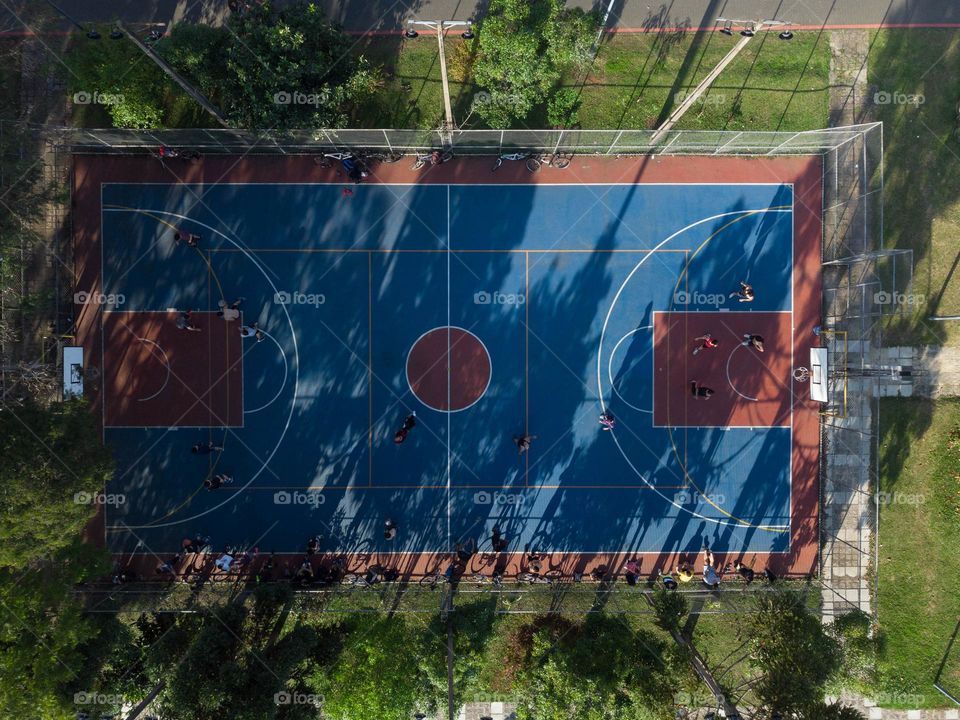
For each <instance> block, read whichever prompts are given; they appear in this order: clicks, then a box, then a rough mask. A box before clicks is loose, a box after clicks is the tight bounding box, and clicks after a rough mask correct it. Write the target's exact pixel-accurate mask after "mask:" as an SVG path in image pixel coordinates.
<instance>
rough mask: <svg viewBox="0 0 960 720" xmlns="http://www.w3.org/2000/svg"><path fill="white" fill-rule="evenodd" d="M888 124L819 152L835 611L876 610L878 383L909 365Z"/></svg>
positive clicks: (904, 262)
mask: <svg viewBox="0 0 960 720" xmlns="http://www.w3.org/2000/svg"><path fill="white" fill-rule="evenodd" d="M883 182H884V181H883V131H882V126H880V125H873V126H867V127H865V128H864V131H863V132H862V133H860V134H859V135H858V136H857V137H855V138H853V139H851V140H850V141H848V142H844V143H842V144H841V145H838V146H837V147H835V148H832V149H830V150H829V151H827V152H826V153H824V155H823V289H824V290H823V312H822V326H821V330H822V331H821V344H822V345H823V346H824V347H826V348H827V349H828V361H829V376H828V382H829V388H830V393H829V397H830V401H829V403H827V404H826V405H825V406H824V408H823V416H822V422H821V431H822V432H821V444H822V447H821V454H820V458H821V460H820V461H821V466H822V472H821V481H822V482H821V493H822V495H821V499H822V504H821V523H820V527H821V533H820V534H821V547H822V553H821V578H822V581H823V584H824V587H825V590H826V592H825V604H826V606H827V608H828V610H830V611H832V612H833V613H834V614H838V613H842V612H846V611H848V610H852V609H859V610H863V611H866V612H870V613H872V614H875V611H876V607H875V604H874V603H872V602H871V598H875V597H876V593H877V588H878V572H877V571H878V564H877V562H876V552H877V548H878V545H877V541H876V536H877V533H878V531H879V521H880V515H879V506H878V502H877V500H878V496H877V492H878V489H879V453H878V444H879V424H880V413H879V410H880V404H879V399H880V396H881V394H882V393H881V389H882V388H883V387H884V386H885V385H890V384H896V383H897V382H900V381H901V380H902V379H905V378H908V377H909V376H910V374H911V368H910V367H904V365H902V364H901V361H900V360H899V358H897V357H894V356H893V355H891V354H890V351H888V350H887V349H885V348H884V347H883V344H884V341H883V330H884V325H885V322H886V321H887V320H888V319H889V318H890V317H891V316H896V315H902V314H904V313H906V312H908V311H909V308H910V307H911V305H912V303H911V301H910V297H911V296H910V295H909V290H910V287H911V283H912V279H913V256H912V252H911V251H909V250H896V249H890V248H885V247H884V243H883Z"/></svg>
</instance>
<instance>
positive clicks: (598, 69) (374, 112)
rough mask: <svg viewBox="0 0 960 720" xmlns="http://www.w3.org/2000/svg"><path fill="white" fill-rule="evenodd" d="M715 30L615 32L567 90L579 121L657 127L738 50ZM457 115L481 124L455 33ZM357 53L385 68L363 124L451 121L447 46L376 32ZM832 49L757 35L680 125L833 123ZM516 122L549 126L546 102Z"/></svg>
mask: <svg viewBox="0 0 960 720" xmlns="http://www.w3.org/2000/svg"><path fill="white" fill-rule="evenodd" d="M732 45H733V40H732V39H728V38H726V37H725V36H722V35H716V34H711V35H708V36H706V37H705V38H704V39H703V41H702V42H700V40H698V39H697V38H695V37H694V36H693V35H689V34H680V35H669V36H663V35H656V34H638V35H615V36H613V37H611V38H609V39H608V40H607V41H605V42H604V44H603V45H602V47H601V49H600V52H599V53H598V56H597V59H596V61H595V62H594V64H593V66H592V67H591V68H590V72H589V73H588V74H587V76H586V78H585V79H584V78H583V77H569V78H567V79H566V80H565V82H564V83H563V85H564V87H572V88H576V89H579V90H580V100H581V109H580V113H579V121H580V126H581V127H583V128H590V129H609V128H652V127H656V126H657V125H658V124H659V121H662V119H663V118H665V117H666V116H667V115H668V114H669V113H670V111H672V110H673V108H674V107H675V105H676V103H675V100H676V98H677V94H678V93H683V92H687V91H689V90H691V89H692V88H693V87H695V86H696V84H697V83H698V82H700V80H702V79H703V77H704V76H705V75H706V74H707V73H708V72H709V71H710V70H711V69H712V68H713V67H714V65H715V64H716V63H717V62H718V61H719V60H720V59H721V58H722V57H723V56H724V55H725V54H726V52H727V51H728V50H729V49H730V47H732ZM446 51H447V64H448V70H449V74H450V90H451V98H452V102H453V106H454V117H455V118H456V120H457V122H458V123H459V124H460V125H461V126H463V127H468V128H481V127H483V124H482V122H481V121H480V120H479V118H477V117H476V116H473V115H471V114H470V105H471V102H472V100H473V97H474V95H475V94H476V92H477V88H476V87H475V86H473V85H472V83H471V82H470V64H471V57H470V56H469V53H468V51H467V49H466V45H465V44H464V43H463V42H462V41H461V40H460V39H459V38H457V37H456V36H452V37H451V38H450V40H449V41H448V44H447V46H446ZM357 52H358V53H361V54H363V55H365V56H366V57H367V59H369V60H370V61H371V63H373V64H374V65H376V66H380V67H382V68H383V70H384V74H385V82H384V85H383V88H382V90H381V91H380V93H379V94H378V97H377V98H376V99H375V101H374V102H372V103H370V104H368V105H367V106H365V107H364V108H362V110H361V113H360V114H359V115H358V118H357V121H358V123H359V124H360V125H361V126H362V127H411V128H435V127H437V126H438V125H439V123H440V122H441V120H442V118H443V95H442V91H441V84H440V65H439V62H438V57H439V53H438V50H437V45H436V42H435V41H434V40H433V38H432V37H427V36H421V37H419V38H417V39H415V40H402V39H398V38H376V39H372V40H368V41H365V42H364V43H362V44H360V45H358V46H357ZM829 64H830V54H829V47H828V42H827V36H826V35H822V34H820V33H797V34H796V37H795V40H794V41H793V42H789V43H786V42H780V41H777V40H776V39H773V38H770V37H764V36H761V37H758V38H756V39H755V40H753V41H752V42H751V43H750V44H749V45H748V46H747V47H746V48H745V49H744V50H743V52H741V54H740V55H739V56H738V57H737V59H736V60H735V61H734V62H733V63H732V64H731V65H730V66H729V67H727V68H726V69H725V70H724V72H723V73H722V74H721V75H720V77H719V78H718V79H717V80H716V82H715V83H714V86H713V87H712V88H711V90H710V92H709V93H708V94H707V96H706V98H705V100H704V101H703V102H699V103H697V104H696V105H694V107H693V108H692V109H691V110H690V111H688V113H687V115H685V116H684V118H683V119H682V121H681V122H680V123H679V124H678V125H677V128H679V129H707V128H708V129H713V130H716V129H729V130H810V129H814V128H821V127H824V126H826V124H827V121H828V104H829V88H828V79H829ZM517 127H533V128H539V127H547V122H546V115H545V111H544V108H540V109H539V110H538V111H535V112H534V113H533V114H532V116H531V117H529V118H527V119H526V120H525V121H524V122H522V123H518V125H517Z"/></svg>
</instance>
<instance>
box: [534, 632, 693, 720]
mask: <svg viewBox="0 0 960 720" xmlns="http://www.w3.org/2000/svg"><path fill="white" fill-rule="evenodd" d="M531 629H532V630H533V632H532V635H531V637H530V645H529V654H528V656H527V658H526V661H525V663H524V668H523V670H522V672H521V673H520V677H519V682H518V686H519V687H518V689H519V690H520V691H521V699H520V702H519V703H518V706H517V717H518V719H519V720H532V719H533V718H536V719H537V720H560V718H563V719H564V720H566V719H567V718H571V719H572V718H577V720H580V719H581V718H586V719H587V720H604V719H605V718H609V717H617V718H626V719H632V718H637V719H639V718H672V717H673V713H672V710H671V707H672V702H671V700H672V692H673V688H674V687H675V686H676V683H677V679H678V673H677V668H678V667H679V663H678V662H677V658H676V656H675V655H674V654H673V653H672V648H671V647H670V646H669V645H667V644H666V643H665V642H664V641H663V640H662V639H660V638H658V637H656V636H654V635H652V634H651V633H649V632H645V631H643V630H635V629H633V628H631V627H630V626H629V625H627V624H626V623H625V622H624V621H623V620H621V619H617V618H613V617H607V616H602V615H590V616H588V617H587V619H586V620H585V621H584V622H583V623H581V624H572V623H569V622H567V621H562V620H559V621H558V620H556V619H554V618H541V619H538V620H537V621H535V623H534V625H533V627H532V628H531Z"/></svg>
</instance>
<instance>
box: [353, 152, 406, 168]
mask: <svg viewBox="0 0 960 720" xmlns="http://www.w3.org/2000/svg"><path fill="white" fill-rule="evenodd" d="M357 158H358V159H359V160H361V161H363V162H379V163H386V164H388V165H389V164H391V163H395V162H400V160H402V159H403V155H402V154H401V153H398V152H380V151H379V150H378V151H376V152H366V151H364V152H361V153H359V154H358V156H357Z"/></svg>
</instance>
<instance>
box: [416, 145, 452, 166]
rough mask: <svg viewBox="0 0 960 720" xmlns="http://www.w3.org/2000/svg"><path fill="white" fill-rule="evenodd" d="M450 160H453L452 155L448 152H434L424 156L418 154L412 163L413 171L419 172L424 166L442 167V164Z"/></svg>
mask: <svg viewBox="0 0 960 720" xmlns="http://www.w3.org/2000/svg"><path fill="white" fill-rule="evenodd" d="M451 160H453V153H452V152H451V151H449V150H443V151H441V150H434V151H433V152H431V153H429V154H426V155H421V154H419V153H418V154H417V156H416V159H415V160H414V162H413V169H414V170H419V169H420V168H422V167H424V166H425V165H443V163H445V162H450V161H451Z"/></svg>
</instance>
